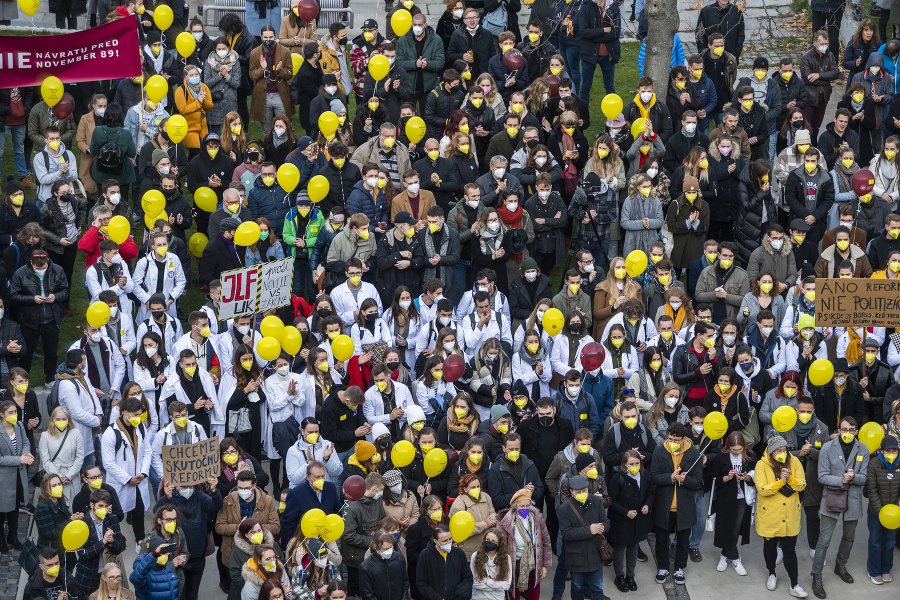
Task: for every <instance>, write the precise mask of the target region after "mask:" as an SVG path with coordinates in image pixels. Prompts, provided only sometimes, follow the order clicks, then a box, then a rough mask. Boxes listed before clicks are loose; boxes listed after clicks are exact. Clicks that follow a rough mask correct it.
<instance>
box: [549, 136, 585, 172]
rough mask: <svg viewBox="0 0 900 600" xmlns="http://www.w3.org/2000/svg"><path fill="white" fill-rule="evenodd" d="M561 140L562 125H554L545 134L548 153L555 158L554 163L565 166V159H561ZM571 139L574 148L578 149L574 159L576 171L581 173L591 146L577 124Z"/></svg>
mask: <svg viewBox="0 0 900 600" xmlns="http://www.w3.org/2000/svg"><path fill="white" fill-rule="evenodd" d="M562 140H563V132H562V125H558V126H557V127H554V128H553V130H552V131H550V133H548V134H547V149H548V150H550V154H552V155H553V158H554V159H556V164H558V165H559V166H561V167H563V168H565V166H566V161H565V160H564V159H563V151H562ZM572 140H573V141H574V142H575V150H576V151H578V158H576V159H575V167H576V168H577V169H578V172H579V173H581V171H582V170H583V169H584V165H586V164H587V161H588V155H589V154H590V148H591V146H590V144H589V143H588V141H587V138H586V137H585V135H584V131H583V130H582V129H581V128H580V127H578V126H576V127H575V133H574V134H572Z"/></svg>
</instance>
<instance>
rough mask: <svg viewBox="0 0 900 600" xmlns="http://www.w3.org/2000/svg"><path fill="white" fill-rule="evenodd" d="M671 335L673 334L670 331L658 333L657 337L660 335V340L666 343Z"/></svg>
mask: <svg viewBox="0 0 900 600" xmlns="http://www.w3.org/2000/svg"><path fill="white" fill-rule="evenodd" d="M673 333H674V332H672V331H660V332H659V335H661V336H662V338H663V339H664V340H666V341H667V342H668V341H669V340H671V339H672V335H673Z"/></svg>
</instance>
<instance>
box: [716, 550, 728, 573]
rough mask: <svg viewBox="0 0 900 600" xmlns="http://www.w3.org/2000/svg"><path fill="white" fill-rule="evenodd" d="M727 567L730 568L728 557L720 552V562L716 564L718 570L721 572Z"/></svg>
mask: <svg viewBox="0 0 900 600" xmlns="http://www.w3.org/2000/svg"><path fill="white" fill-rule="evenodd" d="M727 568H728V559H727V558H725V557H724V556H722V555H721V554H720V555H719V564H717V565H716V571H719V572H720V573H721V572H723V571H725V569H727Z"/></svg>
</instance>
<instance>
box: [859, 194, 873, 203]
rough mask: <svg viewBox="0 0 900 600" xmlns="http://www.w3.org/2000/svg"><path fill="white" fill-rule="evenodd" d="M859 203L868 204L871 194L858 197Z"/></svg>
mask: <svg viewBox="0 0 900 600" xmlns="http://www.w3.org/2000/svg"><path fill="white" fill-rule="evenodd" d="M859 201H860V202H863V203H865V204H868V203H869V202H871V201H872V194H863V195H862V196H860V197H859Z"/></svg>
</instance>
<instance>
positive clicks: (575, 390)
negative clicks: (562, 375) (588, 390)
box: [566, 385, 581, 398]
mask: <svg viewBox="0 0 900 600" xmlns="http://www.w3.org/2000/svg"><path fill="white" fill-rule="evenodd" d="M566 393H567V394H568V395H569V398H575V397H577V396H578V394H579V393H581V386H580V385H567V386H566Z"/></svg>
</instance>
